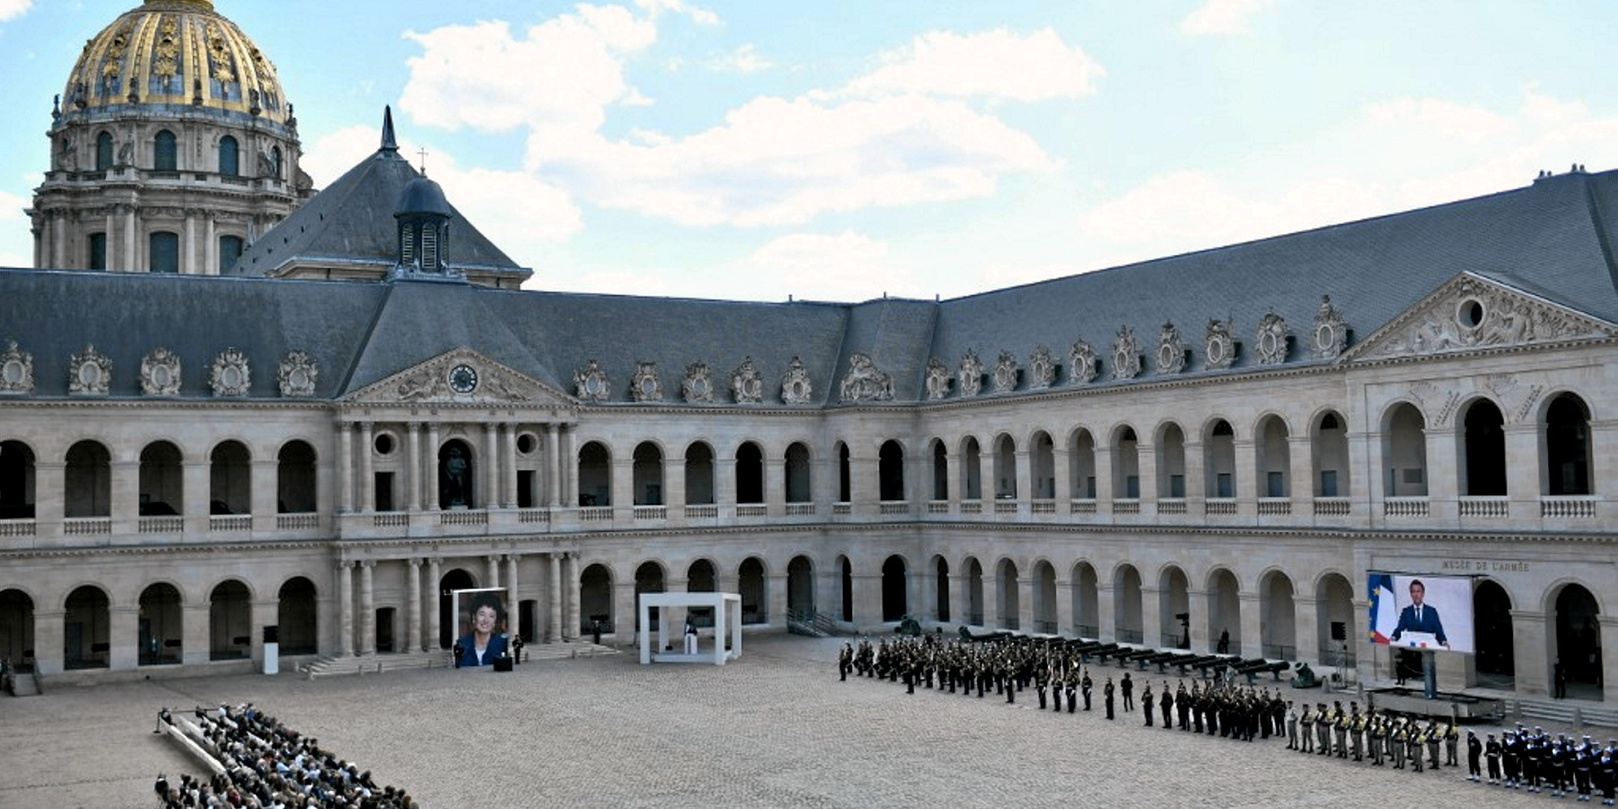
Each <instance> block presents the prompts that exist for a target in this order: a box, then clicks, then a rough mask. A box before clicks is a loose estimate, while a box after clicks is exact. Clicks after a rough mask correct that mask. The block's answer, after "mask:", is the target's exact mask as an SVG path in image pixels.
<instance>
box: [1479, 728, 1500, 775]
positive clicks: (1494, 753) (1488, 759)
mask: <svg viewBox="0 0 1618 809" xmlns="http://www.w3.org/2000/svg"><path fill="white" fill-rule="evenodd" d="M1483 760H1484V762H1485V763H1486V764H1487V765H1488V767H1489V786H1496V787H1497V786H1500V742H1499V741H1498V740H1496V739H1495V738H1494V734H1493V733H1490V734H1489V738H1488V739H1487V740H1486V741H1484V742H1483Z"/></svg>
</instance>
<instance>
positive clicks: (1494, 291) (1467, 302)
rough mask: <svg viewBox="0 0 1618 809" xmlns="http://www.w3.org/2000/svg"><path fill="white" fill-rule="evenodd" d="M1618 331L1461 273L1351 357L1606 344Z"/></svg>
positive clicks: (1373, 358)
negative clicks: (1589, 343) (1563, 344)
mask: <svg viewBox="0 0 1618 809" xmlns="http://www.w3.org/2000/svg"><path fill="white" fill-rule="evenodd" d="M1615 335H1618V327H1615V326H1614V324H1612V323H1608V322H1606V321H1604V320H1601V319H1600V318H1595V317H1591V316H1590V315H1587V314H1584V313H1582V312H1579V311H1577V310H1575V309H1570V308H1568V307H1565V306H1561V305H1558V304H1554V303H1551V302H1549V301H1547V300H1545V299H1543V298H1539V297H1537V296H1534V295H1531V294H1528V293H1526V292H1523V291H1521V290H1518V289H1514V288H1512V287H1509V286H1506V285H1505V284H1501V283H1499V282H1496V281H1493V280H1491V279H1488V278H1484V277H1482V276H1478V275H1474V274H1472V273H1461V274H1460V275H1457V276H1455V277H1454V278H1452V279H1450V280H1449V281H1446V282H1445V283H1444V284H1442V285H1441V286H1439V287H1438V289H1436V290H1434V291H1433V292H1432V293H1431V294H1429V295H1428V296H1427V297H1425V298H1423V299H1422V300H1421V301H1419V302H1418V303H1417V304H1416V305H1415V306H1412V307H1410V308H1409V309H1408V310H1406V311H1405V312H1404V313H1403V314H1401V315H1399V316H1398V317H1396V318H1394V319H1393V320H1391V321H1389V322H1388V323H1387V324H1386V325H1384V326H1383V327H1382V328H1380V329H1377V330H1376V331H1375V332H1373V333H1372V334H1371V335H1370V336H1369V337H1367V338H1366V339H1365V340H1364V341H1363V342H1361V343H1360V344H1359V345H1356V346H1354V347H1353V348H1352V349H1351V350H1349V351H1348V352H1346V353H1345V355H1344V359H1345V361H1348V362H1355V361H1376V360H1387V359H1407V358H1414V357H1429V356H1443V355H1450V354H1464V353H1467V352H1472V351H1481V350H1488V349H1500V348H1519V347H1525V346H1533V345H1552V344H1559V343H1567V342H1570V341H1572V342H1578V341H1587V340H1605V339H1611V338H1612V337H1614V336H1615Z"/></svg>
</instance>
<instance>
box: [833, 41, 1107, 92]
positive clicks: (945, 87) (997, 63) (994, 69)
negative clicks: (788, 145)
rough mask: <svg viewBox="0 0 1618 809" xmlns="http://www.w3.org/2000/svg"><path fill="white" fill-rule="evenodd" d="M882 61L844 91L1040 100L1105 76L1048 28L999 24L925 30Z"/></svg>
mask: <svg viewBox="0 0 1618 809" xmlns="http://www.w3.org/2000/svg"><path fill="white" fill-rule="evenodd" d="M882 60H883V62H884V64H883V65H882V66H881V67H879V68H877V69H876V70H875V71H873V72H871V73H870V74H869V75H867V76H864V77H861V78H859V79H855V80H854V81H853V82H852V83H850V84H849V88H848V89H849V90H850V91H852V92H855V93H862V94H881V93H926V94H930V95H944V96H963V97H967V96H984V97H989V98H1004V99H1010V100H1014V101H1041V100H1045V99H1051V98H1064V97H1073V96H1079V95H1084V94H1087V93H1092V92H1095V83H1096V81H1098V80H1099V79H1100V78H1101V77H1103V76H1105V75H1106V70H1104V69H1102V67H1101V65H1100V63H1098V62H1096V61H1095V60H1094V59H1091V58H1090V57H1089V56H1088V55H1087V54H1085V52H1084V51H1083V50H1082V49H1081V48H1079V47H1078V46H1072V47H1069V46H1068V45H1067V43H1065V42H1063V41H1062V38H1061V36H1059V35H1058V34H1057V33H1056V32H1055V31H1054V30H1052V29H1050V28H1042V29H1040V30H1038V31H1035V32H1034V33H1032V34H1029V35H1028V36H1018V35H1016V34H1013V33H1012V32H1010V31H1008V30H1006V29H1004V28H998V29H995V30H993V31H983V32H981V33H976V34H964V35H963V34H957V33H953V32H950V31H931V32H928V33H925V34H921V35H920V36H917V37H916V38H915V39H913V40H911V42H910V44H909V45H908V46H906V47H904V48H901V49H899V50H896V51H891V52H889V53H886V54H883V56H882Z"/></svg>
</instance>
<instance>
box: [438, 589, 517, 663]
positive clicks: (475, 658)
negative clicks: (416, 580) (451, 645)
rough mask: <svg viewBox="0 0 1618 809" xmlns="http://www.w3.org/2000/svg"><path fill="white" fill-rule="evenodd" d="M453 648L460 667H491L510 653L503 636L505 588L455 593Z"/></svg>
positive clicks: (504, 631)
mask: <svg viewBox="0 0 1618 809" xmlns="http://www.w3.org/2000/svg"><path fill="white" fill-rule="evenodd" d="M452 595H453V597H454V602H455V649H456V655H457V657H456V660H457V661H459V665H460V667H461V668H469V667H476V666H491V665H494V661H495V658H497V657H503V656H505V655H506V654H508V653H509V652H510V648H509V646H508V637H507V635H506V588H504V587H484V588H480V589H476V590H455V591H454V592H453V593H452Z"/></svg>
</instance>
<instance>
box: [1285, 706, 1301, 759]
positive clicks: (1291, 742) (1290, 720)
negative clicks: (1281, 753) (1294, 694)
mask: <svg viewBox="0 0 1618 809" xmlns="http://www.w3.org/2000/svg"><path fill="white" fill-rule="evenodd" d="M1286 723H1287V724H1286V728H1287V749H1288V750H1296V749H1298V709H1297V708H1296V707H1294V706H1293V704H1292V700H1287V718H1286Z"/></svg>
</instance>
